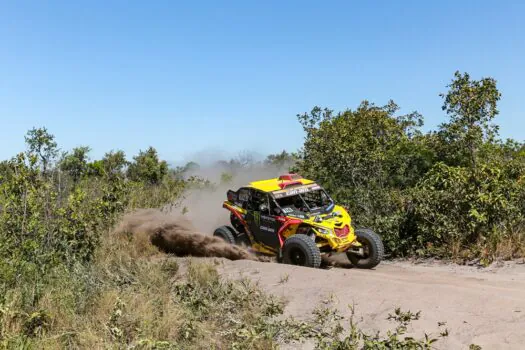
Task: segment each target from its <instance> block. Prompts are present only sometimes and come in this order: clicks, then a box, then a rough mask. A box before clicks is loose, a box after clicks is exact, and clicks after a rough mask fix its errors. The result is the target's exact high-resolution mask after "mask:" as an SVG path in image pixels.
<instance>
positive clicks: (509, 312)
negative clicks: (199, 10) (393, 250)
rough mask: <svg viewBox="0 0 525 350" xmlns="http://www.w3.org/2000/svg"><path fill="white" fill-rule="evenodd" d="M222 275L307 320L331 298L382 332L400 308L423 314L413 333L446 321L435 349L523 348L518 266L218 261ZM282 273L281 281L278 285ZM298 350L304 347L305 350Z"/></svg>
mask: <svg viewBox="0 0 525 350" xmlns="http://www.w3.org/2000/svg"><path fill="white" fill-rule="evenodd" d="M221 273H222V274H223V275H225V276H227V277H230V278H237V277H240V276H245V277H250V278H251V279H252V280H254V281H258V282H260V285H261V286H262V287H263V288H265V289H266V290H267V291H269V292H271V293H273V294H275V295H279V296H283V297H284V298H285V299H286V300H288V304H287V307H286V313H287V314H289V315H293V316H297V317H309V316H310V313H311V311H312V309H313V308H314V307H315V306H316V305H317V303H318V302H320V301H321V300H323V299H326V297H327V296H329V295H330V294H332V293H333V295H334V296H335V297H336V300H337V301H338V307H339V308H340V309H341V311H343V313H344V314H347V315H348V314H349V311H348V308H347V305H349V304H355V307H356V314H357V315H358V316H359V317H362V321H361V327H362V328H364V329H367V330H386V329H391V328H393V324H392V323H391V322H390V321H387V320H386V317H387V316H388V313H389V312H392V311H393V309H394V307H396V306H399V307H401V308H402V309H403V310H408V309H409V310H411V311H414V312H415V311H418V310H421V311H422V317H421V319H420V320H419V321H416V322H415V323H414V324H413V331H414V332H415V333H416V334H418V335H422V334H423V332H424V331H427V332H435V331H437V330H438V327H437V323H438V322H447V324H446V327H447V328H448V329H449V332H450V335H449V337H448V338H447V339H446V340H442V341H440V342H439V344H440V345H439V348H440V349H468V346H469V345H470V344H471V343H475V344H478V345H481V346H482V347H483V349H525V265H518V264H513V265H509V266H505V267H501V268H494V269H484V270H479V269H476V268H470V267H460V266H455V265H431V264H429V265H426V266H422V265H414V264H410V263H400V262H396V263H392V262H387V263H383V264H381V265H380V266H378V268H376V269H375V270H358V269H348V268H346V269H344V268H333V269H330V270H321V269H309V268H302V267H296V266H289V265H281V264H272V263H260V262H254V261H246V260H239V261H228V260H224V264H223V265H222V267H221ZM284 275H288V276H289V279H288V281H287V282H285V283H279V281H280V279H281V277H282V276H284ZM298 348H305V346H304V345H302V346H299V347H298Z"/></svg>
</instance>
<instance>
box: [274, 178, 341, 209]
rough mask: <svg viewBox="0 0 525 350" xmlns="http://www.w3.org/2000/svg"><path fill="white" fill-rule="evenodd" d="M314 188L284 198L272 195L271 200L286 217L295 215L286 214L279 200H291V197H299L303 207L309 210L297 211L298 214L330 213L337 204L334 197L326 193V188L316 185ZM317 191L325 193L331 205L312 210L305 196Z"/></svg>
mask: <svg viewBox="0 0 525 350" xmlns="http://www.w3.org/2000/svg"><path fill="white" fill-rule="evenodd" d="M312 187H314V189H311V190H307V191H305V192H299V193H294V194H290V195H282V196H279V197H276V196H275V195H274V193H272V195H271V198H272V200H273V202H274V204H275V205H276V206H277V208H279V209H280V210H281V212H282V213H284V214H285V215H291V216H293V213H286V212H285V211H284V210H283V207H282V205H281V204H279V202H278V201H279V200H280V199H283V198H290V197H299V198H300V199H301V201H302V202H303V205H304V207H306V208H307V209H308V211H307V212H304V211H301V210H299V209H297V212H300V213H302V214H303V215H304V214H318V212H326V211H329V209H331V208H332V207H333V206H334V205H335V202H334V200H333V198H332V197H330V195H329V194H328V192H326V190H325V189H324V188H322V187H321V186H319V185H317V184H315V186H312ZM315 191H319V192H320V193H321V195H322V194H323V193H324V195H325V196H326V198H327V199H328V201H329V203H327V204H326V205H324V206H322V207H316V208H311V207H310V206H309V205H308V203H307V202H306V200H305V199H304V194H306V193H310V192H315Z"/></svg>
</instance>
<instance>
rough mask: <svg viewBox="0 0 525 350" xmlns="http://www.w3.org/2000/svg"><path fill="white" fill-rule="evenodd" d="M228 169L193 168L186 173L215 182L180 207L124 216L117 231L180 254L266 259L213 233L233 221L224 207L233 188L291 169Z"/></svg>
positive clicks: (260, 165) (258, 166)
mask: <svg viewBox="0 0 525 350" xmlns="http://www.w3.org/2000/svg"><path fill="white" fill-rule="evenodd" d="M228 170H229V169H228V168H227V165H226V166H225V165H224V164H222V165H221V164H218V163H216V164H215V165H213V166H206V167H204V168H200V169H194V170H192V171H191V172H189V173H188V174H186V176H199V177H201V178H203V179H207V180H209V181H210V182H212V183H213V184H214V185H213V186H211V187H206V188H203V189H192V190H191V191H190V192H188V193H185V194H184V199H183V200H182V202H181V204H180V205H179V206H177V207H176V208H172V209H169V210H168V209H166V208H165V209H163V210H158V209H141V210H138V211H135V212H133V213H130V214H128V215H126V216H125V217H124V218H123V220H122V222H121V223H120V225H119V227H118V228H117V230H116V231H117V232H126V233H131V234H133V235H134V236H139V235H146V237H142V238H146V239H148V240H149V241H150V242H151V243H152V244H154V245H155V246H157V247H158V248H159V249H160V250H161V251H164V252H166V253H171V254H175V255H178V256H187V255H191V256H199V257H211V256H213V257H223V258H227V259H230V260H240V259H247V260H259V261H261V260H263V259H264V258H262V257H261V258H259V257H256V256H255V255H254V254H252V253H251V252H249V251H248V250H247V249H244V248H241V247H239V246H233V245H231V244H227V243H226V242H224V241H223V240H222V239H220V238H218V237H214V236H213V232H214V231H215V229H216V228H217V227H219V226H222V225H229V224H230V222H229V221H230V214H229V212H228V211H226V210H225V209H224V208H222V203H223V201H224V200H225V199H226V192H227V191H228V190H229V189H232V190H237V189H238V188H239V187H242V186H244V185H247V184H248V183H249V182H252V181H256V180H262V179H266V178H272V177H276V176H278V175H279V174H282V173H285V172H287V168H285V167H275V166H268V165H265V164H263V163H255V164H252V165H249V166H244V167H242V168H241V169H236V170H235V171H233V172H231V171H228ZM225 173H228V174H229V178H228V181H227V183H224V182H221V180H223V178H222V176H223V174H225ZM266 260H267V259H266ZM266 260H264V261H266Z"/></svg>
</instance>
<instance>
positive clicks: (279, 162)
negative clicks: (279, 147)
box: [264, 150, 297, 169]
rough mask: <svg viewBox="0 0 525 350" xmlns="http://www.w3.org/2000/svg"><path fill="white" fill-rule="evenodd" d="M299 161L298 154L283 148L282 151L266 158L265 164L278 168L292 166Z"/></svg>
mask: <svg viewBox="0 0 525 350" xmlns="http://www.w3.org/2000/svg"><path fill="white" fill-rule="evenodd" d="M296 161H297V155H295V154H291V153H288V152H286V151H285V150H283V151H282V152H281V153H276V154H270V155H268V156H267V157H266V159H265V160H264V164H266V165H271V166H274V167H277V168H278V169H285V168H290V167H291V166H293V165H294V164H295V162H296Z"/></svg>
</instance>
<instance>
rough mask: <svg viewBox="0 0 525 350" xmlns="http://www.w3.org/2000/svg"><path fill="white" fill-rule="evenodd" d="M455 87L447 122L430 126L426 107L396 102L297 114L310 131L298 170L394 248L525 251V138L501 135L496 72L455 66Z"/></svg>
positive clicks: (451, 252) (490, 254)
mask: <svg viewBox="0 0 525 350" xmlns="http://www.w3.org/2000/svg"><path fill="white" fill-rule="evenodd" d="M448 87H449V91H448V92H447V93H445V94H441V96H442V97H443V100H444V103H443V110H444V111H445V112H446V113H447V116H448V118H449V121H448V122H445V123H443V124H442V125H441V126H440V127H439V130H438V131H437V132H429V133H426V134H423V133H422V132H421V131H420V127H421V126H422V125H423V118H422V116H421V115H420V114H418V113H417V112H413V113H411V114H408V115H401V116H398V115H396V112H397V110H398V107H397V105H396V104H395V103H394V102H392V101H391V102H389V103H388V104H387V105H385V106H382V107H378V106H375V105H374V104H371V103H369V102H368V101H364V102H363V103H361V105H360V106H359V107H358V108H357V109H356V110H346V111H344V112H339V113H334V112H333V111H332V110H329V109H327V108H325V109H322V108H320V107H314V108H313V109H312V111H311V112H310V113H304V114H300V115H298V120H299V122H300V123H301V124H302V126H303V129H304V131H305V135H306V136H305V142H304V147H303V149H302V150H301V152H300V160H299V162H298V163H297V164H296V167H295V170H296V171H298V172H300V173H301V174H304V175H305V176H308V177H312V178H314V179H316V180H318V181H319V182H321V183H322V184H323V185H325V187H326V188H327V189H328V190H329V191H330V192H331V193H332V194H333V196H334V197H335V199H336V200H337V201H339V202H341V203H343V204H345V205H346V206H347V207H348V208H349V210H350V212H351V214H352V217H353V218H354V222H355V223H356V224H357V225H358V226H367V227H371V228H373V229H374V230H376V231H377V232H378V233H380V234H381V235H382V236H383V240H384V241H385V244H386V247H387V249H388V251H389V252H390V254H392V255H411V254H418V255H435V254H437V255H439V256H454V257H464V258H472V257H475V256H479V257H482V258H483V259H484V261H485V262H486V263H488V262H490V261H492V260H493V259H494V258H496V257H497V256H498V254H499V255H500V256H503V257H505V258H511V257H515V256H520V255H521V254H523V251H524V250H523V246H522V245H521V244H519V242H522V241H523V239H521V237H523V227H524V225H523V222H524V215H525V211H524V210H523V205H522V199H521V198H523V197H522V195H523V194H522V193H523V183H522V181H521V180H520V179H522V178H523V176H524V174H525V172H524V165H525V162H524V158H523V149H524V146H523V144H522V143H519V142H516V141H513V140H508V141H506V142H502V141H501V140H499V139H497V130H498V128H497V126H496V125H494V124H493V123H492V121H493V119H494V117H495V116H496V115H497V114H498V109H497V102H498V100H499V99H500V93H499V91H498V90H497V87H496V81H495V80H494V79H492V78H483V79H481V80H479V81H476V80H472V79H471V78H470V76H469V75H468V74H467V73H464V74H461V73H459V72H456V73H455V75H454V80H452V82H451V83H450V85H449V86H448ZM511 241H512V242H518V244H516V245H515V246H514V247H513V248H511V249H508V248H507V249H506V251H505V252H503V251H502V249H501V247H502V245H504V242H511ZM509 245H510V244H507V246H509Z"/></svg>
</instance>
